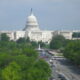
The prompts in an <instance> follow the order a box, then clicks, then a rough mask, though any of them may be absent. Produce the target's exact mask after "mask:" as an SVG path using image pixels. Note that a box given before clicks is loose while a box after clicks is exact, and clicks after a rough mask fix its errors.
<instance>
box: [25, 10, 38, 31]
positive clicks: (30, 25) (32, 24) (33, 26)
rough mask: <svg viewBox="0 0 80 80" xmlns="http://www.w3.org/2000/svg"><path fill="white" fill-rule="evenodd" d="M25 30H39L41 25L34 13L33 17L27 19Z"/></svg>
mask: <svg viewBox="0 0 80 80" xmlns="http://www.w3.org/2000/svg"><path fill="white" fill-rule="evenodd" d="M25 30H39V24H38V22H37V19H36V17H35V16H34V14H33V13H32V11H31V15H30V16H28V18H27V23H26V27H25Z"/></svg>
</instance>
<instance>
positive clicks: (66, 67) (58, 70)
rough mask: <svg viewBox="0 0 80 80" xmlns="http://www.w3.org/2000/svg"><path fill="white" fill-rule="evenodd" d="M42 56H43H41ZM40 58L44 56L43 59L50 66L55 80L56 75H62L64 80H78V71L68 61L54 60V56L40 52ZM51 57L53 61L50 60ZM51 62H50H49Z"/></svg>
mask: <svg viewBox="0 0 80 80" xmlns="http://www.w3.org/2000/svg"><path fill="white" fill-rule="evenodd" d="M43 54H44V55H43ZM40 55H41V56H45V57H44V59H45V60H46V61H47V62H48V63H49V64H50V65H51V69H52V76H53V77H54V78H55V80H61V79H59V76H58V74H60V75H63V76H64V77H65V78H66V79H65V80H80V69H79V68H78V67H76V66H74V65H73V64H72V63H71V62H70V61H68V60H67V59H65V58H55V59H54V57H55V56H51V55H50V54H48V53H47V52H45V50H44V52H43V51H42V52H41V53H40ZM46 55H48V56H49V57H46ZM52 57H53V59H52ZM51 60H52V62H50V61H51Z"/></svg>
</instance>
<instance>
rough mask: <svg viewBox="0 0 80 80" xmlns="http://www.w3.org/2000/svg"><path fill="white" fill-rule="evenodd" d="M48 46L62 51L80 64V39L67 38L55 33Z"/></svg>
mask: <svg viewBox="0 0 80 80" xmlns="http://www.w3.org/2000/svg"><path fill="white" fill-rule="evenodd" d="M50 48H51V49H56V50H60V51H63V55H64V56H65V57H66V58H68V59H69V60H71V61H72V62H73V63H75V64H78V65H80V40H67V39H65V38H64V37H63V36H61V35H56V36H54V37H53V38H52V40H51V42H50Z"/></svg>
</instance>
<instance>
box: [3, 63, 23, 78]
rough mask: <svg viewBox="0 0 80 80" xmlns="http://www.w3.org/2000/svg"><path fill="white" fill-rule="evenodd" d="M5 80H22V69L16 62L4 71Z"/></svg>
mask: <svg viewBox="0 0 80 80" xmlns="http://www.w3.org/2000/svg"><path fill="white" fill-rule="evenodd" d="M2 79H3V80H22V78H21V68H20V66H19V65H18V64H17V63H16V62H11V63H10V64H9V65H8V66H7V67H6V68H4V69H3V70H2Z"/></svg>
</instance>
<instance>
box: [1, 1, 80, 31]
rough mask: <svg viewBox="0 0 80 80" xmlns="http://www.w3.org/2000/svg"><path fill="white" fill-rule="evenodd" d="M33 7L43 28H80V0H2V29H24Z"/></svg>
mask: <svg viewBox="0 0 80 80" xmlns="http://www.w3.org/2000/svg"><path fill="white" fill-rule="evenodd" d="M31 8H33V13H34V15H35V16H36V17H37V19H38V23H39V26H40V28H41V29H44V30H79V29H80V0H0V30H22V29H23V28H24V27H25V25H26V21H27V17H28V16H29V15H30V9H31Z"/></svg>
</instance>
